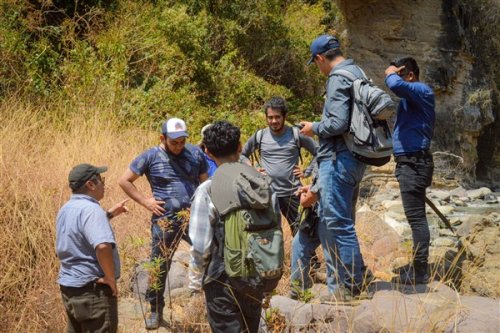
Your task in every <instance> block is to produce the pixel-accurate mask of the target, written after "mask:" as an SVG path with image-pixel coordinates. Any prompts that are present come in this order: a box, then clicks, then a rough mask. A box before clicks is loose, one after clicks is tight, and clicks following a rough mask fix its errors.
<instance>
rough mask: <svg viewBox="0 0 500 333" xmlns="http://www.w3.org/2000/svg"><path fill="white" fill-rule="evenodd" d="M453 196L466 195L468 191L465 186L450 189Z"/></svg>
mask: <svg viewBox="0 0 500 333" xmlns="http://www.w3.org/2000/svg"><path fill="white" fill-rule="evenodd" d="M450 195H451V196H452V197H466V196H467V191H466V190H465V189H464V188H463V187H461V186H460V187H457V188H455V189H453V190H451V191H450Z"/></svg>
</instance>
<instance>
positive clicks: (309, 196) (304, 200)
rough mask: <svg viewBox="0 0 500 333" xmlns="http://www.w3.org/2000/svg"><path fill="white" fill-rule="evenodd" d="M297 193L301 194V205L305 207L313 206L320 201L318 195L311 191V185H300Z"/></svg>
mask: <svg viewBox="0 0 500 333" xmlns="http://www.w3.org/2000/svg"><path fill="white" fill-rule="evenodd" d="M296 194H297V195H299V196H300V205H301V206H302V207H304V208H308V207H311V206H312V205H314V203H315V202H316V201H318V195H317V194H316V193H313V192H311V186H310V185H307V186H302V187H300V188H299V189H298V190H297V192H296Z"/></svg>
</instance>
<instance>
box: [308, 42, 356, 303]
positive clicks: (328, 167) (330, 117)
mask: <svg viewBox="0 0 500 333" xmlns="http://www.w3.org/2000/svg"><path fill="white" fill-rule="evenodd" d="M313 62H314V63H315V64H316V66H317V67H318V69H319V70H320V72H321V73H323V74H324V75H325V76H326V77H327V78H328V80H327V83H326V99H325V103H324V106H323V115H322V117H321V121H318V122H313V123H312V122H305V121H304V122H301V124H302V125H303V128H302V130H301V133H302V134H305V135H309V136H313V135H317V136H318V137H319V151H318V153H317V155H316V156H317V160H318V163H319V182H318V183H319V184H320V191H319V194H320V212H321V213H320V215H321V216H320V219H321V221H320V224H319V226H318V233H319V235H320V240H321V244H322V247H323V251H328V252H329V254H330V255H327V256H325V257H326V258H327V260H330V261H331V262H330V264H331V267H335V268H336V269H337V276H336V277H335V278H334V279H328V280H329V283H328V289H329V291H330V293H332V298H334V299H336V300H339V299H340V300H346V299H349V298H351V297H352V296H357V295H359V294H360V293H361V290H362V287H363V276H362V267H363V266H364V263H363V258H362V256H361V251H360V248H359V242H358V238H357V235H356V230H355V229H354V218H355V217H354V208H355V207H354V206H355V203H356V197H357V191H358V186H359V183H360V181H361V179H362V178H363V174H364V172H365V165H364V164H363V163H361V162H359V161H358V160H357V159H355V158H354V156H353V155H352V154H351V152H350V151H349V150H348V148H347V146H346V144H345V141H344V139H343V137H342V134H343V133H345V132H346V131H347V130H348V127H349V116H350V110H351V99H352V97H351V87H352V81H350V80H349V79H347V78H345V77H343V76H341V75H337V74H336V73H335V71H336V70H337V69H344V70H347V71H349V72H351V73H353V74H354V75H355V76H356V77H362V76H363V74H362V71H361V70H360V68H359V67H358V66H357V65H355V64H354V61H353V60H351V59H346V58H344V56H343V54H342V51H341V50H340V43H339V40H338V39H337V38H336V37H334V36H330V35H322V36H319V37H318V38H316V39H315V40H314V41H313V42H312V43H311V59H310V60H309V62H308V64H311V63H313Z"/></svg>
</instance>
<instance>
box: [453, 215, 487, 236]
mask: <svg viewBox="0 0 500 333" xmlns="http://www.w3.org/2000/svg"><path fill="white" fill-rule="evenodd" d="M483 219H484V217H483V216H481V215H468V216H464V217H462V218H461V221H462V224H460V226H459V227H458V228H457V229H456V232H457V235H459V236H460V237H466V236H468V235H469V233H470V232H471V230H472V229H473V228H474V226H475V225H476V224H479V223H481V222H482V221H483Z"/></svg>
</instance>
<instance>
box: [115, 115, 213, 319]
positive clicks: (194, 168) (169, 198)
mask: <svg viewBox="0 0 500 333" xmlns="http://www.w3.org/2000/svg"><path fill="white" fill-rule="evenodd" d="M187 136H188V134H187V130H186V124H185V123H184V121H183V120H181V119H178V118H171V119H169V120H168V121H166V122H165V123H164V124H163V126H162V134H161V135H160V141H161V143H160V145H159V146H156V147H153V148H150V149H148V150H146V151H145V152H143V153H142V154H140V155H139V156H138V157H137V158H135V159H134V160H133V161H132V163H131V164H130V167H129V169H128V170H127V171H125V173H124V174H123V176H122V177H121V179H120V181H119V184H120V186H121V188H122V189H123V190H124V191H125V193H127V195H128V196H129V197H131V198H132V199H134V200H135V201H136V202H137V203H139V204H140V205H142V206H144V207H145V208H146V209H147V210H149V211H150V212H152V213H153V215H152V216H151V222H152V223H151V238H152V244H151V262H158V260H160V262H161V265H160V274H159V276H158V281H157V282H158V284H159V285H160V288H152V287H151V286H150V287H149V289H148V291H147V292H146V299H147V300H148V301H149V302H150V304H151V315H150V317H149V318H148V319H147V320H146V329H157V328H158V327H159V326H160V322H161V320H162V316H163V307H164V306H165V300H164V297H163V294H164V292H165V281H166V277H167V274H168V271H169V269H170V264H171V262H172V257H173V254H174V252H175V250H176V249H177V246H178V245H179V242H180V241H181V239H182V238H184V239H185V240H186V241H188V242H189V243H190V241H189V238H188V237H187V234H186V232H185V230H186V227H187V222H186V221H185V220H184V219H183V217H182V215H183V214H182V211H186V210H187V209H189V207H190V205H191V197H192V196H193V194H194V191H195V190H196V188H197V187H198V185H199V184H200V183H202V182H204V181H205V180H206V179H207V178H208V174H207V169H208V167H207V162H206V160H205V158H204V157H203V152H202V151H201V150H200V148H199V147H196V146H193V145H190V144H186V138H187ZM142 175H146V177H147V179H148V182H149V184H150V186H151V192H152V194H153V195H152V196H148V195H145V194H144V193H141V192H140V191H139V190H138V189H137V187H136V186H135V185H134V181H136V180H137V179H138V178H139V177H140V176H142Z"/></svg>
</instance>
